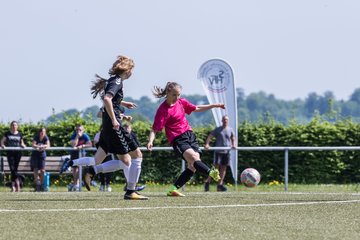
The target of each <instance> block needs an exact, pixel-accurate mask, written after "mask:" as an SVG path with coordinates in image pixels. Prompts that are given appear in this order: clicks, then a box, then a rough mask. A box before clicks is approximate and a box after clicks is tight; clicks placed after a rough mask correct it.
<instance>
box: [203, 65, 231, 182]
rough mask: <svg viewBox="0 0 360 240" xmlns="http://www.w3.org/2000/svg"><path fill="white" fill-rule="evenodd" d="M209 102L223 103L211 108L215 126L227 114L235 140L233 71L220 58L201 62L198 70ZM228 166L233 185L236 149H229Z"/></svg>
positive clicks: (218, 124)
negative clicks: (223, 106) (221, 106)
mask: <svg viewBox="0 0 360 240" xmlns="http://www.w3.org/2000/svg"><path fill="white" fill-rule="evenodd" d="M198 79H199V80H200V81H201V83H202V86H203V88H204V91H205V93H206V96H207V98H208V101H209V103H210V104H213V103H224V104H225V109H220V108H213V109H212V113H213V116H214V119H215V124H216V126H221V119H222V116H223V115H225V114H226V115H228V116H229V126H230V127H231V128H232V129H233V130H234V132H235V141H236V142H237V139H238V117H237V97H236V87H235V81H234V73H233V70H232V68H231V66H230V65H229V64H228V63H226V62H225V61H224V60H221V59H211V60H208V61H206V62H205V63H203V64H202V65H201V67H200V69H199V72H198ZM230 158H231V159H230V163H231V164H230V167H231V172H232V175H233V178H234V180H235V185H237V179H238V172H237V169H238V151H237V150H231V151H230Z"/></svg>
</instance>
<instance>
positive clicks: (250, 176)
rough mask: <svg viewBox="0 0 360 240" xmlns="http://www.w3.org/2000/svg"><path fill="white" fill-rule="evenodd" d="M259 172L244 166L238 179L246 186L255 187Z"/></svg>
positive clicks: (257, 182)
mask: <svg viewBox="0 0 360 240" xmlns="http://www.w3.org/2000/svg"><path fill="white" fill-rule="evenodd" d="M260 178H261V176H260V173H259V172H258V171H257V170H256V169H255V168H246V169H245V170H244V171H243V172H242V173H241V175H240V181H241V183H242V184H244V185H245V186H246V187H255V186H256V185H258V184H259V182H260Z"/></svg>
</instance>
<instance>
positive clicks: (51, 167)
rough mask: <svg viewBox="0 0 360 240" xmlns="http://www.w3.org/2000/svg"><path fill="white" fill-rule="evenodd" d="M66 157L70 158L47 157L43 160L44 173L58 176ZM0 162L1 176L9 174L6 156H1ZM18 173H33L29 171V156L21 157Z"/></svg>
mask: <svg viewBox="0 0 360 240" xmlns="http://www.w3.org/2000/svg"><path fill="white" fill-rule="evenodd" d="M66 157H69V158H70V156H47V157H46V160H45V171H46V172H50V173H52V174H59V171H60V168H61V165H62V163H63V161H64V159H65V158H66ZM0 161H2V163H3V165H2V166H3V168H1V167H0V172H1V173H2V174H10V168H9V164H8V161H7V158H6V156H2V160H1V159H0ZM0 164H1V162H0ZM18 173H19V174H33V171H31V166H30V156H22V157H21V160H20V163H19V168H18ZM64 173H66V174H68V173H70V172H68V171H66V172H64Z"/></svg>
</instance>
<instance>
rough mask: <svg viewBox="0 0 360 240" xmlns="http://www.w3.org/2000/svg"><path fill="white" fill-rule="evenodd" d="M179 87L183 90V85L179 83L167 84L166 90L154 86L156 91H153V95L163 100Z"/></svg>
mask: <svg viewBox="0 0 360 240" xmlns="http://www.w3.org/2000/svg"><path fill="white" fill-rule="evenodd" d="M177 87H179V88H180V89H182V87H181V85H180V84H178V83H177V82H167V83H166V86H165V87H164V88H161V87H158V86H154V90H153V91H152V93H153V95H154V96H155V97H156V98H162V97H165V96H166V94H167V93H168V92H170V91H171V90H173V89H174V88H177Z"/></svg>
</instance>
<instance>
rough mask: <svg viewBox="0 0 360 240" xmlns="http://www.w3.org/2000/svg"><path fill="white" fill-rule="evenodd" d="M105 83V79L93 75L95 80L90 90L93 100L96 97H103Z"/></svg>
mask: <svg viewBox="0 0 360 240" xmlns="http://www.w3.org/2000/svg"><path fill="white" fill-rule="evenodd" d="M106 81H107V79H105V78H102V77H100V76H99V75H97V74H95V80H94V81H93V82H92V83H93V84H92V86H91V88H90V90H91V95H92V96H93V98H94V99H95V98H96V97H97V95H100V96H101V97H102V96H103V95H104V90H105V83H106Z"/></svg>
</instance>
